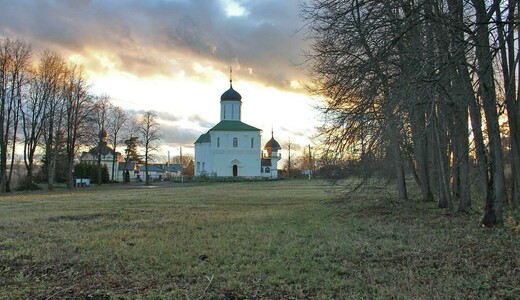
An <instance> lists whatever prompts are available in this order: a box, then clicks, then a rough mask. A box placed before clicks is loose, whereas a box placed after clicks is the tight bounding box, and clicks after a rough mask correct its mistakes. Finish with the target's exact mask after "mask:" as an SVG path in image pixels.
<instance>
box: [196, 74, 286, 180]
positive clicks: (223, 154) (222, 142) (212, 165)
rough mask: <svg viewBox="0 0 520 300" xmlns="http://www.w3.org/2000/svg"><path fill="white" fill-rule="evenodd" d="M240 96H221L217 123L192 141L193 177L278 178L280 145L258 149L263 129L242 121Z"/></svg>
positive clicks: (230, 93) (229, 92)
mask: <svg viewBox="0 0 520 300" xmlns="http://www.w3.org/2000/svg"><path fill="white" fill-rule="evenodd" d="M241 117H242V96H241V95H240V94H239V93H238V92H237V91H235V90H234V89H233V83H232V81H231V80H230V87H229V90H227V91H226V92H224V94H222V96H221V97H220V122H219V123H218V124H217V125H215V126H213V128H211V129H210V130H208V132H206V133H204V134H202V135H201V136H200V137H199V138H198V139H197V141H195V176H201V175H208V176H218V177H246V178H260V177H264V178H277V177H278V161H279V160H280V158H281V153H280V150H281V149H282V148H281V147H280V144H279V143H278V142H277V141H276V140H275V139H274V137H273V134H272V132H271V139H270V140H269V141H268V142H267V143H266V144H265V147H264V149H263V151H262V150H261V137H262V136H261V134H262V130H260V129H258V128H256V127H253V126H251V125H248V124H246V123H244V122H242V120H241Z"/></svg>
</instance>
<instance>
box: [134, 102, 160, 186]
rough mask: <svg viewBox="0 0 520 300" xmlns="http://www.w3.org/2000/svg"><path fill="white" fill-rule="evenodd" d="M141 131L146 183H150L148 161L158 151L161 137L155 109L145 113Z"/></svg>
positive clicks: (140, 123) (140, 126)
mask: <svg viewBox="0 0 520 300" xmlns="http://www.w3.org/2000/svg"><path fill="white" fill-rule="evenodd" d="M139 133H140V137H141V142H142V146H143V148H144V166H145V176H146V184H150V177H149V176H148V167H149V166H148V161H149V159H150V156H151V153H152V152H154V151H157V142H158V141H159V140H160V139H161V132H160V128H159V123H158V122H157V114H156V113H155V112H154V111H146V112H145V113H144V114H143V116H142V118H141V121H140V122H139Z"/></svg>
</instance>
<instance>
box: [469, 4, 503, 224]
mask: <svg viewBox="0 0 520 300" xmlns="http://www.w3.org/2000/svg"><path fill="white" fill-rule="evenodd" d="M473 4H474V6H475V10H476V35H475V41H476V44H477V46H476V49H475V53H476V57H477V60H478V66H477V73H478V76H479V94H480V96H481V97H482V103H483V108H484V115H485V117H486V124H487V132H488V138H489V153H490V155H489V165H490V168H491V171H492V172H493V174H492V175H493V189H494V192H495V197H494V199H495V205H494V208H495V216H496V218H495V221H496V223H497V224H502V223H503V205H504V201H505V200H506V199H507V193H506V190H505V177H504V161H503V155H502V144H501V142H500V128H499V124H498V113H497V109H496V105H497V99H496V89H495V79H494V74H493V71H494V69H493V55H492V53H491V49H490V45H489V37H490V36H489V28H488V24H489V17H488V16H487V12H486V7H485V3H484V0H473Z"/></svg>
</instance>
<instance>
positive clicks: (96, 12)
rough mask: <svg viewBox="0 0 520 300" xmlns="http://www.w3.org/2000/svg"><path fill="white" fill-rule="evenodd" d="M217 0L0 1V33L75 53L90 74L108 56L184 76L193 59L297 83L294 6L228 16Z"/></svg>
mask: <svg viewBox="0 0 520 300" xmlns="http://www.w3.org/2000/svg"><path fill="white" fill-rule="evenodd" d="M224 3H225V2H223V1H183V0H173V1H172V0H156V1H139V0H133V1H124V2H120V1H102V0H90V1H86V0H54V1H51V0H18V1H10V0H0V7H2V10H1V11H0V36H9V37H12V38H15V37H20V38H23V39H25V40H26V41H27V42H29V43H31V44H32V45H33V47H34V48H35V50H40V49H45V48H50V49H52V50H60V51H65V52H67V53H74V54H77V53H79V54H80V55H82V56H84V58H85V61H87V62H89V66H88V67H89V68H95V71H96V72H103V71H106V66H104V62H103V60H101V59H100V58H101V57H109V58H110V59H111V60H112V61H113V62H114V63H115V64H116V66H117V67H118V68H120V69H121V70H122V71H125V72H129V73H132V74H136V75H138V76H151V75H157V74H160V75H171V74H177V73H179V72H185V74H186V76H200V75H197V74H196V72H195V71H194V70H193V68H192V67H191V66H192V64H193V62H194V61H197V62H200V63H203V64H213V65H215V67H216V68H217V69H221V70H226V69H227V66H229V65H234V66H235V67H236V69H235V70H234V76H235V78H237V79H239V80H254V81H261V82H264V83H265V84H268V85H271V86H275V87H278V88H283V89H289V88H290V82H291V81H292V80H303V78H302V77H303V75H302V74H301V73H302V72H301V70H299V69H298V68H297V67H295V66H294V65H293V64H292V62H298V61H301V60H302V58H301V56H300V53H301V52H302V49H304V48H305V46H304V45H305V44H304V41H303V39H302V37H300V36H298V35H297V34H295V32H296V30H297V29H298V28H299V27H301V25H302V23H301V21H300V20H299V18H298V3H297V1H278V0H263V1H240V8H241V9H243V11H244V12H247V13H244V14H238V15H235V16H228V11H227V10H226V7H225V5H224Z"/></svg>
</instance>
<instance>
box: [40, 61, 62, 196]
mask: <svg viewBox="0 0 520 300" xmlns="http://www.w3.org/2000/svg"><path fill="white" fill-rule="evenodd" d="M65 71H66V64H65V61H64V59H63V57H62V56H61V55H60V54H58V53H55V52H51V51H44V52H43V54H42V55H41V57H40V62H39V64H38V76H39V77H40V79H39V80H41V86H42V89H43V90H42V96H41V97H43V99H44V100H43V101H45V102H46V106H45V107H46V111H45V118H44V121H45V122H44V127H43V135H44V144H45V149H44V150H45V167H46V171H47V187H48V189H49V190H53V189H54V181H55V171H56V160H57V158H58V153H59V152H61V151H62V150H63V149H62V148H63V124H64V118H63V114H64V109H65V106H64V104H63V87H64V82H65Z"/></svg>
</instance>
